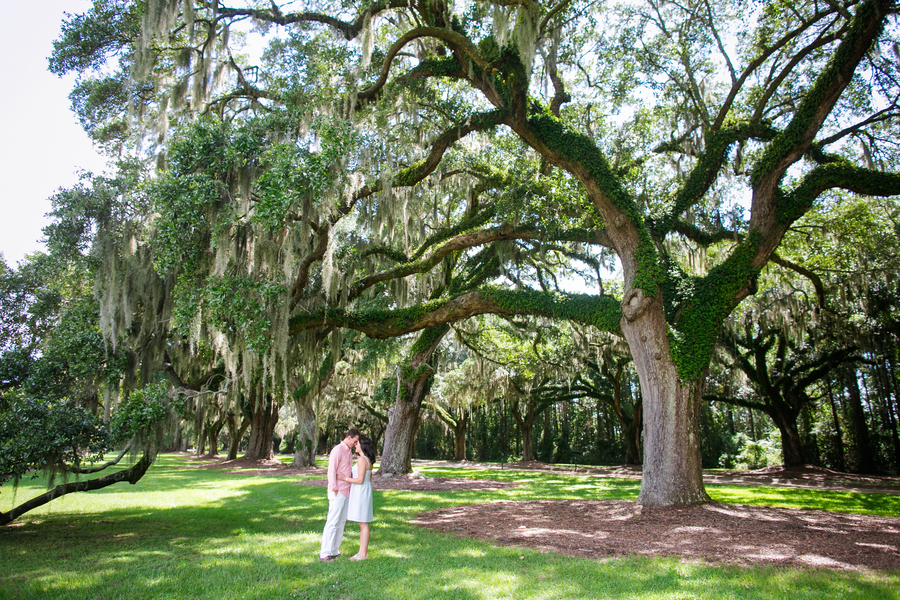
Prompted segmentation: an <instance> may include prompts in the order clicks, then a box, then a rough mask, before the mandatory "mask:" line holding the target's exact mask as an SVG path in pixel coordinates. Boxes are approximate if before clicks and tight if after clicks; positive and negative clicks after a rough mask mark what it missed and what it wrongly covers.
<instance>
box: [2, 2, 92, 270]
mask: <svg viewBox="0 0 900 600" xmlns="http://www.w3.org/2000/svg"><path fill="white" fill-rule="evenodd" d="M37 4H38V5H39V6H36V4H35V3H32V2H21V1H20V0H0V7H2V12H0V14H2V15H3V18H2V19H0V56H3V57H4V63H3V79H4V84H3V93H2V94H0V140H2V143H0V209H2V211H0V253H2V254H3V258H4V260H5V261H6V264H7V265H10V266H14V265H16V264H17V263H18V262H19V261H20V260H22V258H23V257H24V256H25V255H26V254H28V253H31V252H35V251H37V250H43V249H44V245H43V243H41V241H40V240H41V238H42V237H43V233H42V231H41V230H42V228H43V227H44V226H45V225H47V224H48V223H49V221H48V220H47V218H46V217H45V215H46V214H47V213H48V212H49V211H50V209H51V204H50V197H51V196H52V195H53V194H54V192H56V191H57V190H58V189H59V188H61V187H62V188H65V187H70V186H72V185H73V184H74V183H76V182H77V181H78V176H77V171H78V170H80V169H84V170H88V171H92V172H94V173H101V172H103V171H104V169H105V166H106V159H105V158H104V157H102V156H100V155H99V154H97V153H96V152H94V150H93V148H92V146H91V141H90V139H89V138H88V136H87V134H85V133H84V131H83V130H82V129H81V127H80V126H79V125H78V119H77V118H76V117H75V115H74V113H72V111H71V109H70V104H69V98H68V96H69V92H70V91H71V90H72V86H73V84H74V78H73V77H64V78H62V79H60V78H59V77H57V76H56V75H54V74H52V73H50V71H48V70H47V57H48V56H50V53H51V52H52V50H53V40H55V39H56V38H57V37H59V27H60V23H61V21H62V19H63V16H64V15H63V13H64V12H68V13H72V14H79V13H83V12H86V11H87V10H88V9H89V8H90V5H91V2H90V0H41V2H40V3H37Z"/></svg>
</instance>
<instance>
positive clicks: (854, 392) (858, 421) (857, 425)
mask: <svg viewBox="0 0 900 600" xmlns="http://www.w3.org/2000/svg"><path fill="white" fill-rule="evenodd" d="M844 386H845V387H846V388H847V404H848V406H849V408H850V421H851V424H852V427H853V441H854V446H856V469H855V470H856V471H857V472H858V473H875V472H876V469H875V462H874V461H873V460H872V441H871V439H870V438H869V425H868V423H867V422H866V411H865V409H864V408H863V404H862V395H861V394H860V393H859V381H858V380H857V372H856V369H853V368H847V369H846V370H845V371H844Z"/></svg>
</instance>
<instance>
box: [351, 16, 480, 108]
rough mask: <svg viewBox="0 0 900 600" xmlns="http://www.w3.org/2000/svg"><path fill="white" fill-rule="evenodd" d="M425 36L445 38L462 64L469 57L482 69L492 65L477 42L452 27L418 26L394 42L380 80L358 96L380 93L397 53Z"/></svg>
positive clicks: (363, 97)
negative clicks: (484, 57)
mask: <svg viewBox="0 0 900 600" xmlns="http://www.w3.org/2000/svg"><path fill="white" fill-rule="evenodd" d="M423 37H431V38H435V39H439V40H443V41H444V42H446V43H447V44H448V45H450V46H452V47H454V48H455V49H456V51H457V54H458V56H457V58H458V59H459V60H460V63H461V64H465V63H464V61H465V59H466V58H468V59H470V60H472V62H474V63H475V64H476V65H478V66H479V67H481V69H482V70H484V69H487V68H488V67H489V66H490V65H489V63H488V62H487V61H486V60H484V59H483V58H481V55H480V54H479V53H478V48H476V47H475V44H473V43H472V42H470V41H469V39H468V38H466V37H465V36H464V35H462V34H461V33H457V32H455V31H453V30H452V29H444V28H442V27H417V28H415V29H413V30H411V31H408V32H406V33H405V34H403V36H401V37H400V39H399V40H397V41H396V42H394V44H393V45H392V46H391V48H390V49H389V50H388V53H387V56H386V57H385V59H384V63H382V66H381V74H380V75H379V77H378V80H377V81H376V82H375V83H373V84H372V85H371V86H369V87H368V88H366V89H365V90H362V91H361V92H359V94H358V95H357V97H358V98H359V99H361V100H366V99H368V98H370V97H372V96H374V95H375V94H376V93H378V92H379V91H380V90H381V88H382V87H384V84H385V83H386V82H387V78H388V74H389V73H390V70H391V63H393V61H394V58H395V57H396V56H397V54H398V53H399V52H400V51H401V50H402V49H403V47H404V46H406V44H408V43H409V42H411V41H413V40H416V39H419V38H423Z"/></svg>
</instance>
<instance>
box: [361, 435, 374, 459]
mask: <svg viewBox="0 0 900 600" xmlns="http://www.w3.org/2000/svg"><path fill="white" fill-rule="evenodd" d="M359 447H360V449H361V450H362V451H363V454H365V455H366V458H368V459H369V462H370V463H372V464H373V465H374V464H375V442H373V441H372V438H369V437H366V436H364V435H361V436H359Z"/></svg>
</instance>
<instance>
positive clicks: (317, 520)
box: [0, 455, 900, 600]
mask: <svg viewBox="0 0 900 600" xmlns="http://www.w3.org/2000/svg"><path fill="white" fill-rule="evenodd" d="M185 462H186V459H185V457H183V456H178V455H164V456H161V457H160V458H159V460H158V462H157V464H156V465H154V466H153V467H152V468H151V469H150V471H149V472H148V474H147V475H146V476H145V477H144V479H143V480H141V481H140V482H139V483H138V484H137V485H135V486H130V485H128V484H118V485H115V486H111V487H109V488H106V489H105V490H101V491H98V492H90V493H82V494H72V495H69V496H66V497H63V498H61V499H59V500H56V501H55V502H52V503H50V504H48V505H45V506H44V507H42V508H40V509H37V510H35V511H32V512H31V513H28V514H26V515H24V516H22V517H21V518H20V519H19V521H17V522H15V523H13V524H12V525H10V526H7V527H5V528H0V599H6V598H60V599H66V600H77V599H97V598H101V599H114V598H123V599H125V598H127V599H137V598H191V599H193V598H209V599H216V600H221V599H231V598H259V599H266V600H270V599H277V598H348V599H349V598H363V599H385V600H389V599H390V600H393V599H404V598H410V599H412V598H416V599H418V598H422V599H424V598H459V599H494V598H541V599H544V598H547V599H550V598H560V599H563V598H565V599H568V598H628V599H630V598H641V599H657V598H659V599H663V598H667V599H668V598H671V599H687V598H710V599H723V598H735V599H738V598H740V599H742V600H744V599H754V598H791V599H792V600H801V599H807V598H809V599H812V598H816V599H818V598H842V599H845V598H860V599H863V598H864V599H867V600H875V599H882V598H884V599H887V598H900V572H894V573H889V574H885V573H879V574H869V573H846V572H835V571H827V570H792V569H781V568H738V567H711V566H706V565H703V564H682V563H681V562H680V561H678V560H675V559H659V558H631V559H610V560H605V561H597V560H587V559H578V558H568V557H563V556H557V555H554V554H545V553H540V552H536V551H531V550H523V549H520V548H509V547H495V546H492V545H491V544H488V543H486V542H478V541H473V540H468V539H462V538H457V537H453V536H447V535H441V534H437V533H434V532H432V531H428V530H424V529H421V528H419V527H416V526H413V525H410V524H408V521H409V520H410V519H412V518H414V517H415V515H416V514H418V513H420V512H424V511H427V510H432V509H436V508H443V507H447V506H453V505H459V504H470V503H476V502H483V501H490V500H529V499H533V500H560V499H588V500H634V499H636V498H637V493H638V490H639V482H638V481H636V480H625V479H605V478H596V477H587V476H579V475H562V474H558V473H534V472H515V471H482V470H471V469H449V468H423V469H422V471H423V472H425V473H426V474H428V475H432V476H445V477H477V478H485V479H498V480H512V481H518V482H520V483H521V484H522V485H520V486H519V487H517V488H514V489H508V490H503V491H495V492H469V491H456V492H441V493H437V492H428V493H421V492H400V491H381V492H379V491H376V492H375V503H376V505H375V510H376V519H377V521H376V522H375V523H374V524H373V529H372V543H371V549H370V556H371V560H368V561H363V562H360V563H354V562H350V561H347V560H345V559H338V560H336V561H334V562H332V563H320V562H319V560H318V550H319V542H320V535H321V531H322V526H323V525H324V519H325V512H326V509H327V500H326V499H325V493H324V489H323V488H320V487H311V486H302V485H296V481H297V480H298V479H297V478H296V477H285V476H258V477H248V476H242V475H228V474H225V473H224V472H223V471H220V470H201V469H183V468H179V467H181V466H182V465H184V464H185ZM44 489H45V488H43V487H41V480H31V481H23V482H21V485H20V487H19V490H18V492H16V497H15V502H14V498H13V490H12V488H11V487H9V486H5V487H3V488H0V491H2V494H0V510H3V511H6V510H8V509H9V508H10V507H11V506H13V504H14V503H20V502H22V501H24V500H26V499H28V498H30V497H32V496H35V495H37V494H39V493H41V492H42V491H43V490H44ZM708 491H709V493H710V495H711V496H712V497H713V499H715V500H717V501H719V502H730V503H742V504H759V505H768V506H787V507H797V508H801V507H805V508H815V509H824V510H840V511H847V512H858V513H865V514H878V515H889V516H898V515H900V496H895V495H887V494H852V493H842V492H818V491H809V490H796V489H775V488H760V487H743V486H736V485H734V486H709V487H708ZM357 539H358V530H357V528H356V526H355V525H354V524H348V526H347V532H346V534H345V538H344V544H343V546H342V551H343V552H344V554H345V555H347V556H349V555H351V554H353V553H355V551H356V547H357V543H356V542H357Z"/></svg>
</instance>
